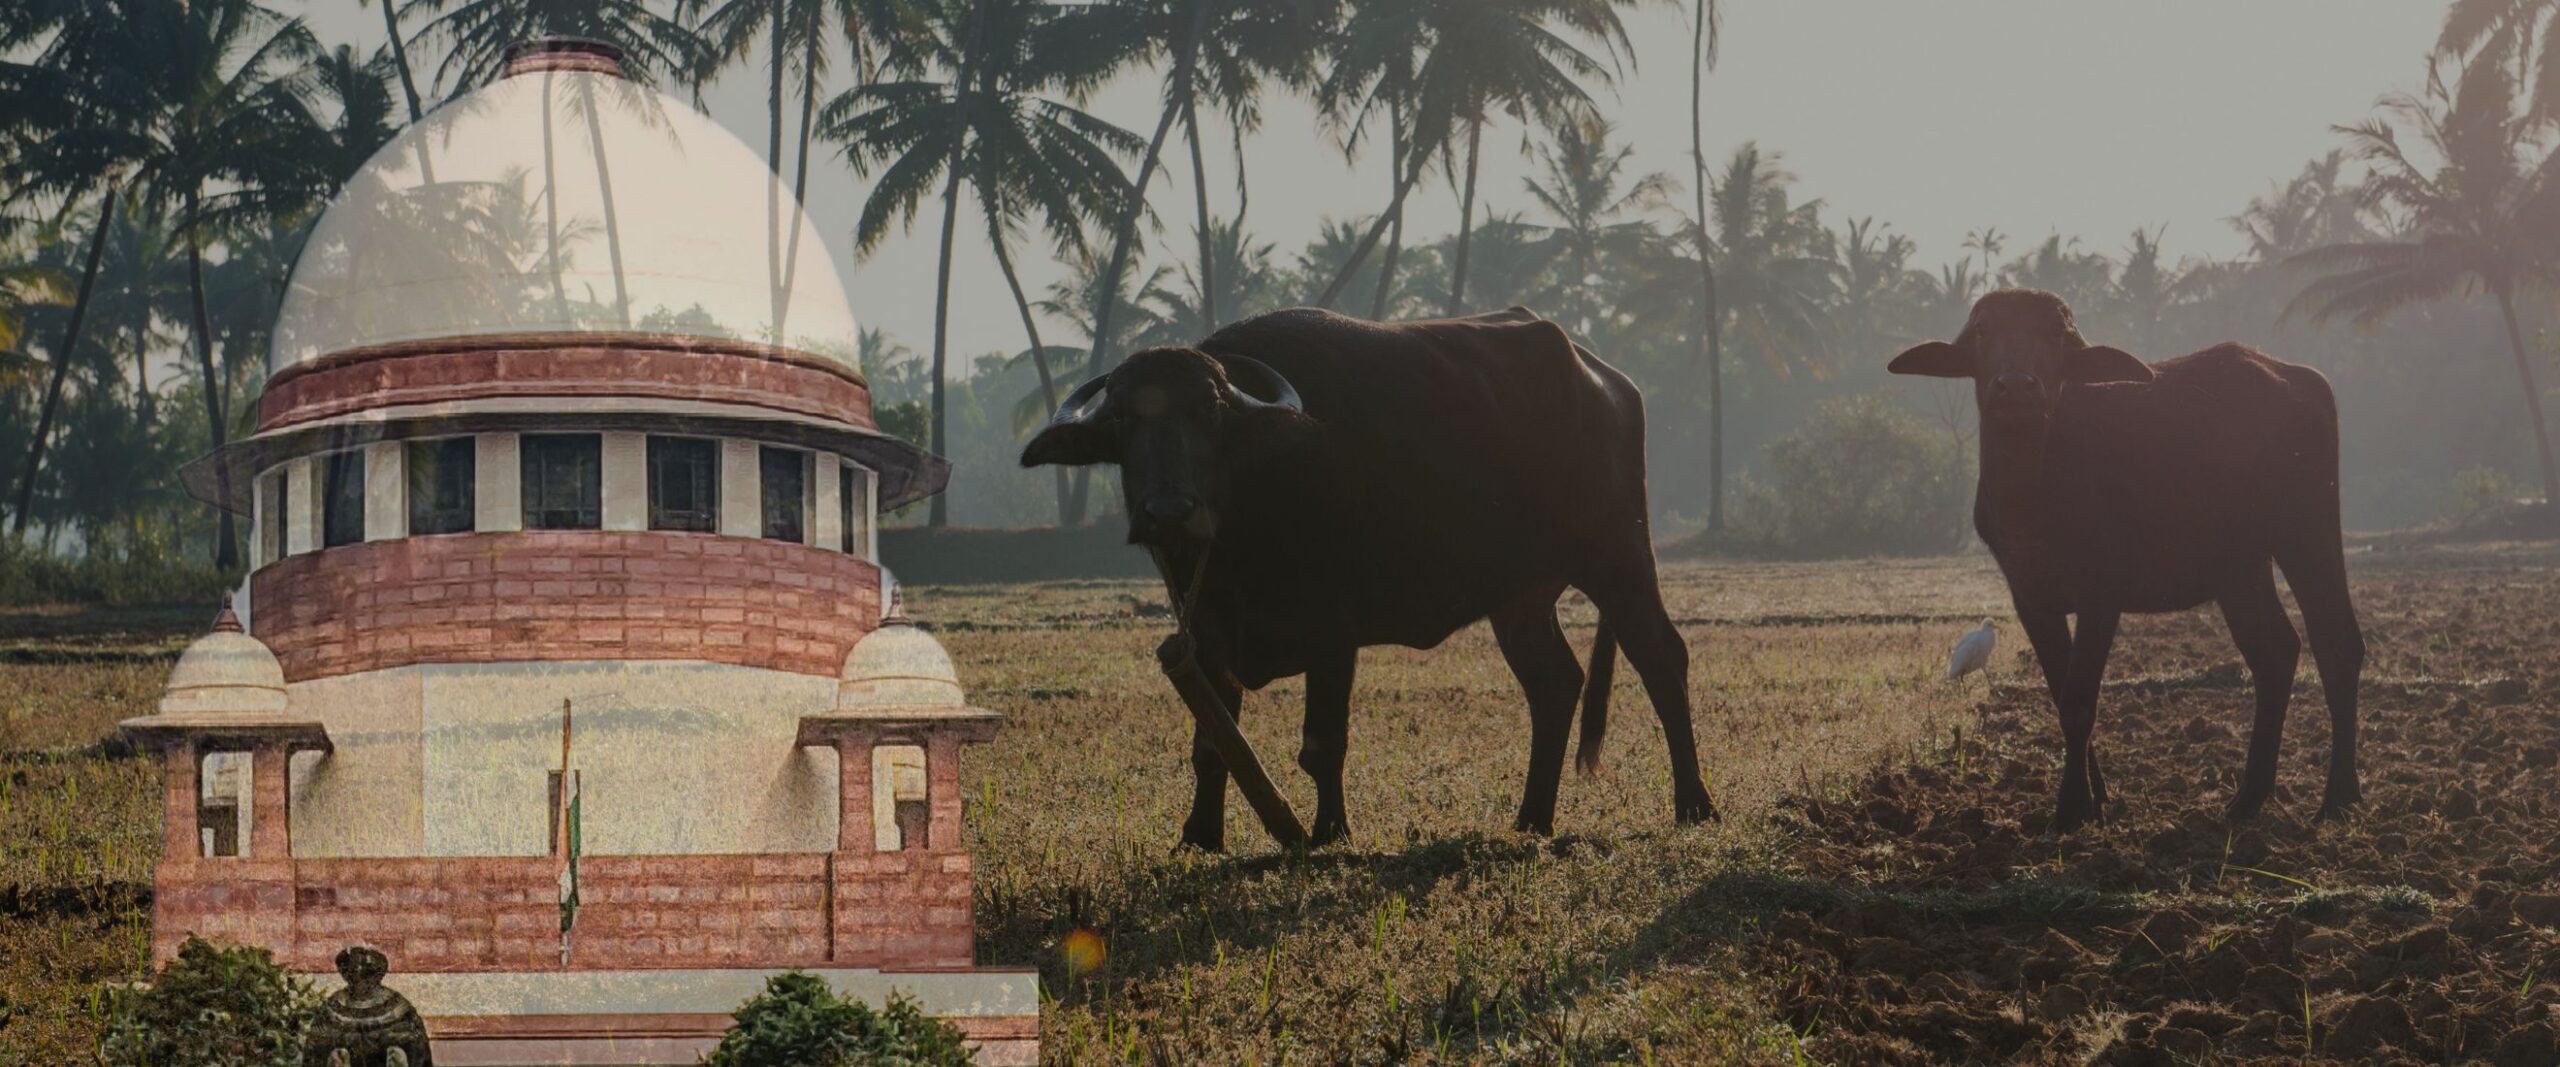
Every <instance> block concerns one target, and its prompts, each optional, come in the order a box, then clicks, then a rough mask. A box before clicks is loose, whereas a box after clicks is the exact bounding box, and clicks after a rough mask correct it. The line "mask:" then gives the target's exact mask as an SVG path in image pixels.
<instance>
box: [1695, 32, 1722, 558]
mask: <svg viewBox="0 0 2560 1067" xmlns="http://www.w3.org/2000/svg"><path fill="white" fill-rule="evenodd" d="M1713 3H1715V0H1698V8H1697V20H1696V21H1697V25H1696V27H1695V31H1694V38H1693V39H1692V40H1691V41H1690V42H1689V167H1690V170H1691V172H1692V173H1691V179H1692V180H1691V182H1690V184H1691V185H1692V186H1694V187H1695V188H1696V191H1697V195H1698V220H1697V221H1698V232H1697V242H1698V283H1699V291H1698V296H1699V300H1700V302H1701V303H1702V304H1703V308H1702V310H1703V311H1704V312H1705V314H1704V315H1702V316H1700V319H1701V326H1700V328H1699V330H1698V335H1699V341H1700V344H1701V346H1702V347H1704V348H1705V351H1704V352H1702V353H1700V354H1701V355H1702V356H1703V357H1704V358H1705V359H1706V361H1707V529H1709V530H1713V531H1722V530H1723V529H1724V309H1723V308H1721V307H1718V306H1717V300H1716V297H1717V295H1718V294H1717V293H1716V264H1715V253H1714V247H1713V246H1714V242H1713V241H1712V240H1710V239H1709V238H1708V236H1707V134H1706V86H1707V56H1708V52H1709V49H1708V48H1707V27H1708V25H1709V24H1711V23H1712V22H1713V21H1714V16H1713V14H1711V13H1710V8H1709V5H1711V4H1713Z"/></svg>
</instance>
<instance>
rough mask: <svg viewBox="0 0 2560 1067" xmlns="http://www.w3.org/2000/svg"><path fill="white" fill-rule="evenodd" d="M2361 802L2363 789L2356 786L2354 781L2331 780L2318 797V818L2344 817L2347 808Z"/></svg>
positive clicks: (2332, 818) (2325, 819) (2326, 819)
mask: <svg viewBox="0 0 2560 1067" xmlns="http://www.w3.org/2000/svg"><path fill="white" fill-rule="evenodd" d="M2363 802H2364V790H2362V789H2359V788H2357V787H2356V784H2355V783H2354V782H2352V781H2348V782H2331V783H2329V788H2328V790H2327V791H2326V792H2325V793H2323V794H2322V795H2321V797H2320V818H2321V819H2322V820H2323V821H2328V820H2335V819H2343V818H2346V817H2347V809H2349V808H2353V807H2355V806H2356V805H2357V804H2360V803H2363Z"/></svg>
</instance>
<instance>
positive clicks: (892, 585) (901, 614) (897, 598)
mask: <svg viewBox="0 0 2560 1067" xmlns="http://www.w3.org/2000/svg"><path fill="white" fill-rule="evenodd" d="M881 580H882V581H885V582H888V583H889V613H888V614H886V615H883V616H881V617H880V625H882V626H913V625H915V621H914V620H912V619H909V618H907V587H906V586H905V585H904V584H903V583H901V582H899V581H898V580H897V579H895V578H889V577H883V578H882V579H881Z"/></svg>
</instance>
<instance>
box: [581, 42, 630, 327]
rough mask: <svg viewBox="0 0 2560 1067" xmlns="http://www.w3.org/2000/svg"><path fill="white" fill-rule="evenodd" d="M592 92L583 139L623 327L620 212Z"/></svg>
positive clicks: (626, 290) (626, 302)
mask: <svg viewBox="0 0 2560 1067" xmlns="http://www.w3.org/2000/svg"><path fill="white" fill-rule="evenodd" d="M597 107H598V104H597V101H596V98H595V96H594V95H593V93H592V92H590V93H589V95H588V96H587V99H586V112H587V141H588V143H590V144H593V145H595V148H596V191H597V192H598V193H599V194H601V195H602V196H603V197H604V252H605V258H606V259H607V260H609V261H610V262H611V263H612V264H613V311H614V316H615V320H616V321H617V322H619V323H620V324H621V325H622V328H623V329H626V330H627V329H630V328H631V290H630V286H629V284H628V283H627V282H626V281H625V280H624V278H623V273H622V215H621V212H620V211H619V210H617V209H616V208H615V206H614V201H613V165H612V163H611V162H610V161H608V160H607V159H606V158H605V148H604V126H603V124H602V123H601V122H600V121H598V119H597V118H596V109H597Z"/></svg>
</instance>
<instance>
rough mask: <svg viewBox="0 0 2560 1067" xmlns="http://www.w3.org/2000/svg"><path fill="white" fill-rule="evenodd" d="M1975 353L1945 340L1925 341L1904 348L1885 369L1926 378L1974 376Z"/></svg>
mask: <svg viewBox="0 0 2560 1067" xmlns="http://www.w3.org/2000/svg"><path fill="white" fill-rule="evenodd" d="M1974 365H1975V361H1974V358H1973V353H1971V352H1967V351H1965V350H1964V349H1961V348H1957V347H1956V346H1954V345H1951V344H1948V343H1947V342H1945V341H1923V342H1921V343H1919V344H1916V345H1913V346H1911V347H1910V348H1907V349H1904V350H1903V352H1902V354H1901V355H1899V356H1895V357H1893V362H1891V363H1887V364H1885V367H1884V369H1886V370H1888V371H1892V372H1893V373H1895V374H1917V375H1920V376H1922V377H1925V378H1970V377H1973V371H1974Z"/></svg>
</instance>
